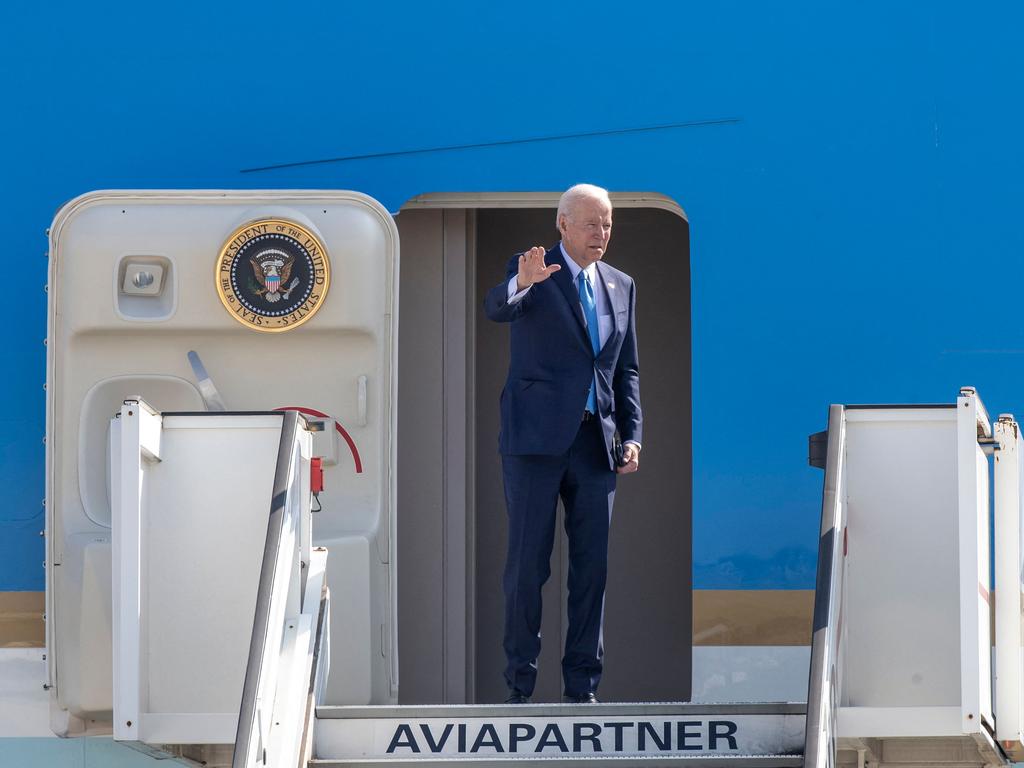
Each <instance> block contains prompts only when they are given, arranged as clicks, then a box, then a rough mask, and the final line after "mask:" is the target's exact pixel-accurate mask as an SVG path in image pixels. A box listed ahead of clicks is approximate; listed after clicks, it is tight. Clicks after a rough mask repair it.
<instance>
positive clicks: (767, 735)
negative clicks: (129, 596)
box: [310, 702, 806, 768]
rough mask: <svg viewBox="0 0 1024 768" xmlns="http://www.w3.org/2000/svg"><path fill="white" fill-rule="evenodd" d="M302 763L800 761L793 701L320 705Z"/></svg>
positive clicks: (798, 710) (801, 711)
mask: <svg viewBox="0 0 1024 768" xmlns="http://www.w3.org/2000/svg"><path fill="white" fill-rule="evenodd" d="M316 714H317V719H316V725H315V728H314V754H315V759H314V760H313V761H312V762H311V763H310V765H312V766H321V768H327V767H328V766H348V767H349V768H352V767H353V766H363V765H365V766H371V765H377V764H379V763H383V762H387V763H405V762H410V763H411V762H416V763H430V764H431V765H438V766H442V765H449V764H455V763H459V764H464V763H465V764H470V765H473V766H477V767H478V768H484V767H485V766H492V765H493V766H497V765H499V764H504V765H507V764H509V763H515V764H516V765H519V766H526V765H530V766H532V765H538V766H539V765H550V763H551V762H552V761H553V760H554V761H557V760H566V759H570V760H581V761H585V762H586V764H587V765H592V766H598V765H604V764H606V763H607V764H609V765H612V764H614V765H623V764H624V761H625V762H626V763H630V762H635V761H637V760H643V761H644V762H645V763H650V764H658V765H661V764H664V765H673V766H677V765H688V764H692V765H698V764H701V765H704V764H707V762H708V760H713V761H714V762H715V763H716V764H721V763H725V762H728V765H729V766H732V767H733V768H742V767H745V766H766V767H770V768H787V767H788V766H794V767H795V766H800V765H802V763H803V760H802V751H803V746H804V722H805V719H806V706H805V705H804V704H803V703H788V702H786V703H756V704H689V703H657V704H654V703H652V704H643V703H641V704H613V703H608V704H604V703H602V704H584V705H580V704H525V705H505V704H499V705H445V706H396V707H320V708H318V709H317V713H316Z"/></svg>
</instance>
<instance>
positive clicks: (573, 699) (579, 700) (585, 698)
mask: <svg viewBox="0 0 1024 768" xmlns="http://www.w3.org/2000/svg"><path fill="white" fill-rule="evenodd" d="M562 701H564V702H565V703H566V704H597V703H598V701H597V694H595V693H594V692H593V691H590V692H589V693H578V694H576V695H575V696H563V697H562Z"/></svg>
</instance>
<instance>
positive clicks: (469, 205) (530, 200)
mask: <svg viewBox="0 0 1024 768" xmlns="http://www.w3.org/2000/svg"><path fill="white" fill-rule="evenodd" d="M560 196H561V192H437V193H430V194H424V195H417V196H416V197H413V198H411V199H410V200H408V201H407V202H406V203H405V204H404V205H403V206H402V207H401V209H400V211H399V212H401V211H409V210H439V209H440V210H442V211H443V238H444V256H443V264H444V268H443V269H444V274H443V277H442V285H443V296H442V301H443V316H444V340H443V351H442V355H443V366H442V368H443V372H442V376H443V379H444V381H443V392H444V396H443V397H444V402H443V404H442V408H443V412H444V417H443V435H442V440H441V443H442V458H443V461H442V466H443V468H444V469H443V480H442V488H443V492H442V497H443V499H444V509H443V512H442V515H443V517H442V519H443V525H444V531H443V549H444V551H443V574H442V583H443V594H442V601H443V608H442V620H441V621H442V638H443V639H442V648H443V656H442V665H443V672H442V676H443V687H444V703H449V704H458V703H470V702H472V701H473V698H474V691H475V690H476V679H475V678H476V655H477V654H476V647H475V632H474V627H475V625H476V616H475V605H476V595H475V594H474V592H475V589H476V578H475V568H474V563H475V561H476V551H475V540H476V537H475V531H474V521H475V519H476V510H475V508H474V507H475V503H474V499H475V498H476V487H475V485H476V467H475V460H474V457H475V455H476V425H475V423H474V416H473V412H474V409H472V408H467V407H466V405H467V403H473V402H475V399H476V396H475V387H474V365H473V362H474V361H473V356H474V350H475V348H476V312H475V307H474V299H473V296H474V293H473V290H474V286H475V285H476V274H475V270H476V253H475V247H476V236H475V228H476V216H475V212H476V210H477V209H482V208H487V209H491V208H550V209H551V210H552V211H554V210H555V209H556V208H557V207H558V199H559V197H560ZM610 197H611V200H612V204H613V206H614V207H616V208H656V209H661V210H665V211H669V212H671V213H674V214H675V215H677V216H679V217H680V218H682V219H683V220H684V221H689V219H688V217H687V215H686V212H685V211H684V210H683V208H682V207H681V206H680V205H679V204H678V203H677V202H675V201H674V200H672V199H671V198H669V197H666V196H665V195H661V194H658V193H653V192H612V193H610ZM398 535H399V536H400V535H401V532H400V531H399V532H398ZM399 629H401V628H399Z"/></svg>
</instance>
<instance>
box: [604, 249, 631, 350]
mask: <svg viewBox="0 0 1024 768" xmlns="http://www.w3.org/2000/svg"><path fill="white" fill-rule="evenodd" d="M597 279H598V282H599V283H600V285H599V286H598V290H600V291H604V295H605V298H606V299H607V300H608V304H607V306H608V309H609V311H610V314H611V318H610V319H611V323H612V332H611V333H610V334H608V340H607V341H605V343H604V345H603V346H602V347H601V352H600V353H598V357H600V356H601V354H603V353H604V351H605V350H606V349H608V346H609V345H610V344H611V343H612V342H613V341H614V340H615V337H616V336H618V335H619V333H620V330H619V324H618V319H619V312H621V311H622V310H624V309H626V308H627V306H626V303H627V301H628V299H627V298H626V294H625V291H623V286H621V285H620V284H619V282H618V280H616V279H615V277H614V276H613V275H612V274H611V273H610V272H609V271H608V270H606V269H605V266H604V265H603V264H602V263H601V262H600V261H599V262H597Z"/></svg>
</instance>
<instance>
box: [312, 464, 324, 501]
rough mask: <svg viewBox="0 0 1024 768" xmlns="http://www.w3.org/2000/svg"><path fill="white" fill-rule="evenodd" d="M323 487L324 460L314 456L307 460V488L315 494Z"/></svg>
mask: <svg viewBox="0 0 1024 768" xmlns="http://www.w3.org/2000/svg"><path fill="white" fill-rule="evenodd" d="M323 489H324V460H323V459H322V458H320V457H319V456H314V457H313V458H312V459H310V461H309V490H310V491H311V492H312V493H313V494H314V495H315V494H318V493H320V491H322V490H323Z"/></svg>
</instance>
